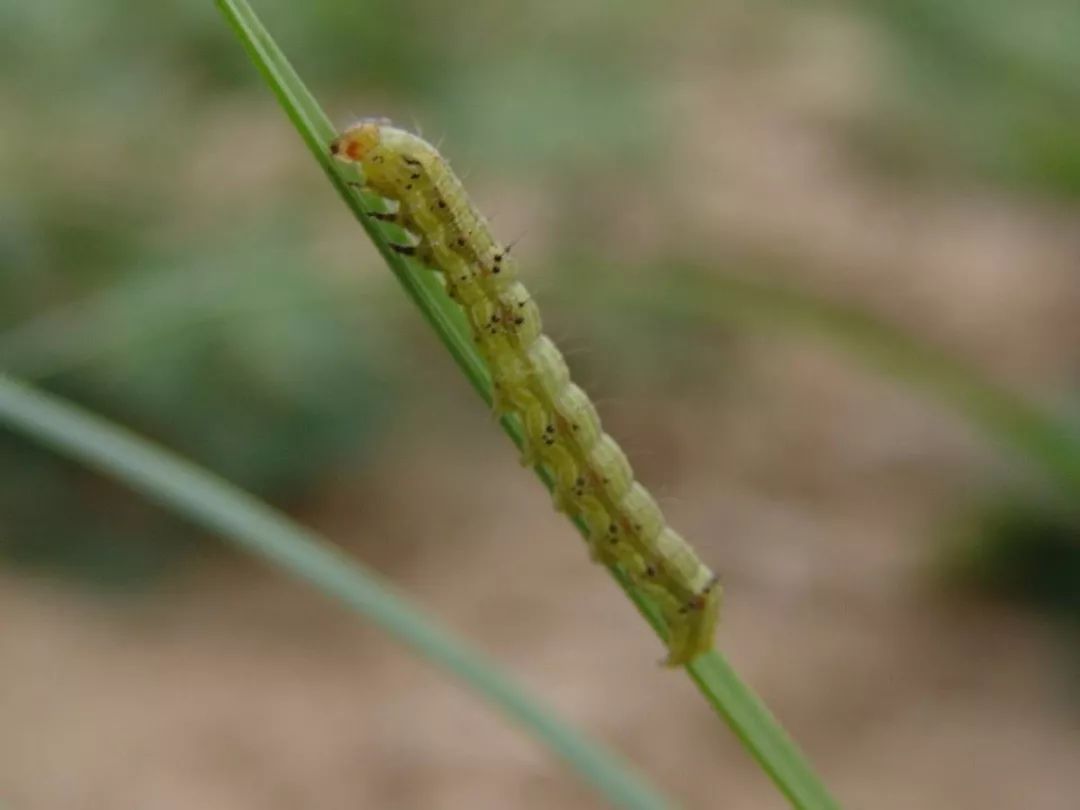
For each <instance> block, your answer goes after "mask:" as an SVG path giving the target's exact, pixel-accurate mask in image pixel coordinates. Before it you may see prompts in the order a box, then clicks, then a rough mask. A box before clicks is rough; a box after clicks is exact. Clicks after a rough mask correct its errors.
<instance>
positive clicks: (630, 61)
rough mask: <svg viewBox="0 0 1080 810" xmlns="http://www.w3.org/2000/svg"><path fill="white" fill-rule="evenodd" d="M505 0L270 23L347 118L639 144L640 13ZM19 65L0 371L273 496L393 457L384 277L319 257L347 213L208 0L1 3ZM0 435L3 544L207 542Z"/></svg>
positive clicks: (5, 198) (643, 88)
mask: <svg viewBox="0 0 1080 810" xmlns="http://www.w3.org/2000/svg"><path fill="white" fill-rule="evenodd" d="M485 6H486V7H485V8H474V9H472V10H471V11H470V13H468V14H466V13H464V12H463V11H462V10H460V9H455V8H449V7H445V6H443V5H442V4H437V3H434V2H416V1H415V0H413V1H412V2H403V3H393V4H385V3H366V4H365V3H352V4H342V3H338V2H336V0H313V2H311V3H308V4H305V5H304V6H303V7H299V6H296V5H295V4H293V3H287V2H283V0H266V2H262V3H260V4H259V11H260V13H262V14H263V15H264V17H265V18H266V20H267V21H268V23H269V24H271V25H272V27H273V28H274V30H275V31H277V32H279V36H280V39H281V41H282V44H283V46H285V47H286V49H287V50H288V52H289V53H290V54H291V55H292V56H293V58H294V59H295V60H296V63H297V65H298V67H301V68H302V69H303V72H304V75H305V76H307V77H308V78H309V80H310V81H311V82H312V83H313V84H314V85H315V86H318V87H320V88H322V89H323V90H324V92H325V93H326V94H327V96H328V97H330V98H339V99H342V100H344V102H345V103H346V104H347V105H348V106H344V107H343V108H342V110H340V112H341V113H343V114H345V113H348V112H351V113H355V114H367V115H370V114H389V115H395V116H398V117H400V118H401V119H402V120H403V121H406V122H408V121H409V120H410V119H412V120H414V121H420V120H438V121H440V122H442V123H441V126H443V127H445V128H446V134H447V135H448V136H449V137H450V138H452V139H454V140H455V141H457V142H459V143H464V144H467V146H466V148H465V149H463V150H462V152H463V153H464V154H465V158H466V160H468V158H469V157H470V156H472V157H477V156H479V155H480V154H483V155H484V163H485V166H491V165H494V166H495V167H497V166H498V165H500V164H501V165H503V166H507V165H511V164H518V163H520V161H519V156H521V155H523V154H525V155H531V156H533V157H534V158H535V163H533V164H532V165H533V166H534V167H535V166H540V165H543V166H547V167H550V166H551V165H552V164H553V163H555V164H560V165H561V167H562V168H566V169H572V168H574V167H575V166H578V167H580V166H584V165H588V164H593V163H595V162H596V161H597V160H598V159H599V158H601V157H602V158H604V159H606V160H607V161H609V163H608V166H610V165H612V164H614V163H618V162H620V161H624V160H627V159H628V156H630V157H633V156H634V155H636V154H638V153H640V152H641V151H642V150H644V149H645V148H646V147H647V145H648V143H649V140H650V138H651V137H652V130H651V129H650V127H648V126H643V125H641V124H640V122H642V121H647V120H650V118H651V117H652V116H649V115H647V114H646V112H647V110H648V108H649V92H648V82H647V81H645V80H644V79H645V74H646V71H647V69H648V65H647V63H645V62H643V61H642V60H640V59H639V56H640V52H641V50H643V46H644V45H645V43H646V42H647V41H648V38H649V35H650V32H649V29H648V26H647V25H646V22H647V20H648V19H649V17H650V15H651V12H650V11H649V10H648V6H647V5H646V4H636V5H631V6H626V5H624V4H621V3H615V2H613V0H611V1H610V2H609V1H608V0H596V1H594V2H588V3H583V4H564V5H560V6H557V7H552V6H548V5H545V4H540V3H535V4H532V5H531V6H527V7H524V8H522V9H518V10H517V11H515V12H514V13H512V14H511V13H509V10H508V9H506V8H505V7H503V6H502V5H501V4H497V3H493V2H492V3H487V4H485ZM481 12H482V13H481ZM478 20H484V21H485V22H484V23H483V25H478V22H477V21H478ZM448 32H449V33H450V34H452V35H448ZM0 66H2V67H3V74H2V75H3V79H0V98H2V99H3V100H4V104H5V115H4V118H5V126H4V129H3V133H2V140H0V169H2V170H3V173H4V176H5V185H4V188H3V189H2V190H0V365H2V366H3V367H4V368H5V369H9V370H11V371H14V372H16V373H20V374H23V375H25V376H29V377H31V378H35V379H38V380H41V381H43V382H45V383H46V384H47V385H48V386H49V387H50V388H52V389H53V390H57V391H58V392H61V393H63V394H65V395H68V396H70V397H72V398H74V399H76V400H78V401H80V402H82V403H84V404H87V405H89V406H90V407H92V408H93V409H95V410H97V411H100V412H102V413H103V414H106V415H108V416H110V417H112V418H114V419H116V420H118V421H120V422H122V423H125V424H127V425H130V426H132V427H133V428H135V429H137V430H139V431H142V432H144V433H146V434H148V435H150V436H152V437H155V438H157V439H159V440H161V441H162V442H164V443H165V444H167V445H169V446H170V447H174V448H176V449H178V450H180V451H181V452H184V453H186V454H188V455H189V456H191V457H192V458H193V459H195V460H196V461H197V462H199V463H202V464H204V465H206V466H207V467H209V468H211V469H213V470H215V471H218V472H220V473H222V474H223V475H225V476H226V477H227V478H229V479H231V480H233V481H235V482H236V483H238V484H239V485H241V486H243V487H245V488H247V489H249V490H251V491H253V492H255V493H256V494H258V495H260V496H262V497H266V498H271V499H275V500H278V501H279V502H280V501H286V502H295V501H296V499H298V498H300V497H302V496H303V495H304V493H305V492H306V491H308V490H309V489H311V488H312V487H315V486H317V485H318V483H319V481H320V480H321V479H322V478H323V477H324V476H326V475H327V474H329V473H330V471H331V470H333V468H334V465H335V464H337V463H345V462H346V461H347V462H348V463H349V464H350V465H351V466H353V467H356V466H358V465H362V464H364V463H365V461H366V460H371V459H373V458H374V455H373V453H374V451H375V449H376V448H377V446H378V437H379V436H380V435H381V434H382V432H383V431H385V429H386V426H387V424H388V419H389V418H390V416H391V414H392V413H393V412H394V411H395V410H397V408H398V406H399V405H400V404H402V402H403V400H401V399H400V397H401V392H402V387H403V385H404V386H408V385H409V384H411V381H408V380H405V381H403V380H401V379H400V378H398V377H397V376H395V375H396V374H400V373H401V372H400V371H397V372H395V371H393V370H389V369H386V368H383V366H382V365H381V364H380V362H379V361H377V360H376V359H374V358H376V357H377V356H380V355H379V351H378V348H380V347H379V346H378V343H379V340H380V335H382V334H383V333H385V332H386V331H387V330H386V329H383V328H381V327H380V326H379V323H378V319H379V317H380V316H379V311H378V310H379V308H378V307H373V306H372V303H373V297H374V296H378V295H380V294H381V292H380V291H381V290H382V289H383V287H382V286H381V285H380V286H378V287H377V289H375V291H374V292H373V291H372V288H371V287H370V284H368V283H367V282H365V281H363V280H361V277H360V274H359V273H357V272H356V271H357V270H358V269H359V267H358V266H357V263H356V262H355V261H354V262H350V263H348V264H347V265H344V266H341V265H343V264H344V263H343V262H342V261H341V260H338V261H337V266H335V261H334V260H330V261H328V260H327V257H326V256H325V255H324V254H323V253H321V252H320V247H321V245H322V244H323V243H325V241H326V239H325V236H324V235H325V231H323V229H322V224H321V221H320V220H321V218H322V217H324V216H330V217H333V216H340V214H339V213H338V212H337V209H336V208H335V207H334V201H333V200H332V198H331V197H330V195H328V194H326V191H325V188H324V187H323V186H322V185H321V178H319V177H318V175H317V173H316V172H314V171H312V169H311V166H310V163H309V162H308V161H307V160H306V158H305V156H304V155H303V153H302V150H301V148H300V146H299V144H296V143H295V142H293V141H292V140H291V133H289V131H288V129H287V125H286V124H285V123H284V122H283V121H282V120H281V119H280V118H279V117H278V114H277V110H276V109H275V108H274V107H273V105H272V103H271V101H270V100H269V98H268V97H267V96H266V95H265V90H264V88H263V87H262V86H261V85H260V84H259V83H258V82H257V81H256V79H255V77H254V76H253V74H252V72H251V67H250V65H249V63H248V62H247V60H246V58H245V57H244V55H243V53H241V51H240V50H239V49H238V48H237V47H236V43H235V41H233V39H232V38H231V37H230V35H229V33H228V31H227V30H226V29H225V27H224V26H222V24H221V20H220V18H219V16H218V14H217V12H216V11H215V9H214V8H213V5H212V4H211V3H189V2H181V0H165V2H162V3H156V4H153V5H151V6H147V5H146V4H142V3H138V2H135V0H103V2H101V3H95V4H90V5H88V4H85V3H82V2H77V0H47V1H46V2H43V3H17V2H0ZM635 122H636V124H635ZM583 128H584V129H587V130H588V131H589V133H590V136H589V137H581V133H582V130H583ZM276 132H280V134H281V137H280V139H277V140H274V138H275V133H276ZM541 132H542V133H543V134H542V136H541V134H540V133H541ZM552 133H555V135H552ZM596 143H603V144H605V146H604V147H603V148H602V149H599V150H598V149H597V148H596V147H595V146H594V144H596ZM230 144H231V146H230ZM541 145H544V146H545V147H546V148H547V149H546V151H544V150H541V149H540V148H539V147H540V146H541ZM290 148H292V149H294V150H295V151H294V152H292V153H290V152H288V150H289V149H290ZM223 150H228V151H223ZM230 153H231V154H230ZM253 160H255V161H262V162H263V163H264V164H265V165H257V166H255V167H254V168H252V167H251V166H250V165H248V164H250V162H251V161H253ZM601 162H602V161H601ZM603 168H604V166H600V167H599V170H603ZM525 170H526V171H528V167H527V166H526V168H525ZM306 203H310V205H308V204H306ZM331 212H332V213H331ZM341 222H342V227H343V229H347V228H348V225H346V224H345V222H346V220H345V219H344V218H343V217H342V219H341ZM360 241H362V240H358V242H360ZM380 280H383V279H382V277H381V276H380ZM394 300H395V301H396V300H397V299H396V298H395V299H394ZM400 312H401V313H402V315H401V316H400V317H402V318H404V317H406V316H407V310H405V308H401V309H400ZM382 317H383V318H384V319H385V318H386V317H392V316H382ZM417 326H419V325H418V324H417ZM394 328H395V329H399V330H400V328H401V324H395V326H394ZM384 356H385V355H384ZM404 373H405V374H408V371H406V372H404ZM0 445H2V447H0V480H2V481H3V482H4V486H3V487H0V514H3V516H4V529H3V532H2V534H0V555H3V556H6V557H7V558H8V559H10V560H15V561H18V562H20V563H23V564H31V565H36V566H48V567H50V568H51V569H53V570H63V571H67V572H70V573H74V574H76V575H81V576H85V577H88V578H90V579H92V580H93V581H96V582H100V583H105V584H112V585H129V586H130V585H137V584H139V583H147V582H152V581H153V580H154V577H155V576H156V575H159V574H162V573H164V572H165V571H167V570H169V569H170V568H172V567H174V566H175V565H177V564H178V562H180V561H181V560H182V559H183V558H184V557H185V555H186V554H187V553H188V551H189V550H190V549H191V548H192V545H191V542H190V538H189V537H188V534H187V530H186V529H184V528H182V527H180V526H178V525H176V524H174V523H173V522H172V521H171V519H169V518H167V517H164V516H162V515H161V514H160V513H159V512H158V511H157V510H156V509H154V508H153V507H151V506H148V505H145V504H143V503H141V502H139V501H138V500H137V499H135V498H132V497H130V496H128V495H127V494H126V493H123V492H120V491H118V490H114V489H113V488H112V487H111V486H110V485H108V484H104V483H102V482H100V481H98V480H96V479H95V478H93V477H92V476H89V475H87V474H85V473H83V472H81V471H78V470H76V469H74V468H72V467H69V466H68V465H66V464H64V463H63V462H60V461H58V460H52V459H48V458H42V457H41V455H40V452H39V451H37V450H35V449H32V448H29V447H27V446H25V445H24V444H23V443H22V442H21V441H19V440H16V439H14V438H12V437H10V436H4V437H0ZM148 537H153V538H154V542H152V543H148V542H147V541H146V540H147V538H148Z"/></svg>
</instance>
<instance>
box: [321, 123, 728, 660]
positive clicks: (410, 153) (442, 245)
mask: <svg viewBox="0 0 1080 810" xmlns="http://www.w3.org/2000/svg"><path fill="white" fill-rule="evenodd" d="M329 149H330V153H331V155H332V156H333V157H335V158H337V159H338V160H340V161H342V162H344V163H348V164H354V165H355V166H357V167H358V168H359V169H360V170H361V173H362V175H363V178H364V180H363V185H364V186H366V187H367V188H368V189H370V190H371V191H373V192H374V193H375V194H377V195H379V196H380V197H382V198H384V199H385V200H387V201H388V202H387V206H386V207H385V212H382V213H372V214H371V215H372V216H376V217H378V218H379V219H382V220H384V221H389V222H393V223H394V224H395V225H396V226H397V227H398V228H400V229H401V230H402V231H403V233H404V238H400V239H397V240H395V241H393V242H392V243H391V247H393V249H394V250H395V251H398V252H399V253H402V254H406V255H410V256H415V257H416V259H417V260H418V261H420V262H421V263H422V264H424V265H427V266H429V267H431V268H433V269H434V270H435V271H437V272H438V273H439V274H440V276H441V277H442V279H443V281H444V283H445V288H446V292H447V294H448V295H449V296H450V298H451V299H453V300H454V301H455V302H456V303H457V304H458V305H459V306H460V307H461V308H462V310H463V311H464V313H465V316H466V319H467V321H468V323H469V326H470V328H471V330H472V334H473V339H474V341H475V344H476V347H477V349H478V351H479V353H480V355H481V356H482V357H483V359H484V361H485V363H486V364H487V367H488V370H489V372H490V374H491V378H492V388H493V407H494V409H495V411H496V413H497V414H498V415H502V414H505V413H511V414H514V415H515V416H516V417H517V419H518V420H520V422H521V425H522V427H523V432H524V435H525V441H524V447H523V451H522V452H523V458H522V461H523V463H524V464H527V465H530V466H537V465H539V466H541V467H543V468H544V469H545V470H546V471H547V472H548V474H549V476H550V479H551V480H552V482H553V497H554V503H555V508H556V509H558V510H559V511H561V512H564V513H566V514H567V515H569V516H570V517H572V518H574V519H576V520H578V521H579V523H580V524H582V525H583V526H584V527H585V528H586V529H587V541H588V546H589V550H590V555H591V557H592V559H594V560H595V561H597V562H600V563H603V564H606V565H609V566H617V567H618V568H619V569H621V570H622V571H623V572H624V573H625V574H626V576H627V577H628V578H629V580H630V581H631V583H632V584H633V585H634V586H635V587H636V588H638V589H639V590H640V591H641V592H643V593H644V594H645V596H646V597H648V599H649V600H650V601H651V602H652V603H653V604H654V605H655V606H656V608H657V610H658V611H659V614H660V616H661V618H662V619H663V622H664V625H665V626H666V629H667V633H666V637H667V639H666V640H667V646H668V655H667V658H666V660H665V661H664V663H666V664H667V665H668V666H681V665H683V664H686V663H689V662H690V661H691V660H693V659H694V658H695V657H696V656H698V655H700V654H701V653H704V652H707V651H708V650H709V649H711V647H712V643H713V635H714V632H715V628H716V623H717V619H718V615H719V608H720V586H719V583H718V579H717V577H716V575H715V574H713V572H712V571H710V570H709V569H708V568H707V567H706V566H705V565H704V564H703V563H702V562H701V561H700V560H699V559H698V558H697V556H696V554H695V553H694V550H693V549H692V548H691V547H690V545H689V544H688V543H687V542H686V541H685V540H684V539H683V538H682V537H681V536H680V535H679V534H678V533H677V532H675V530H674V529H672V528H671V527H670V526H668V525H667V521H666V520H665V519H664V516H663V514H662V512H661V511H660V507H659V506H657V504H656V501H655V500H654V499H653V497H652V496H651V495H650V494H649V492H648V491H647V490H646V489H645V487H643V486H642V485H641V484H640V483H638V482H637V481H636V480H635V478H634V473H633V470H632V468H631V466H630V462H629V461H628V460H627V458H626V455H625V453H623V451H622V449H621V448H620V447H619V445H618V444H617V443H616V442H615V440H614V439H613V438H612V437H611V436H609V435H608V434H607V433H605V432H604V430H603V428H602V426H601V424H600V417H599V416H598V414H597V412H596V408H595V406H594V405H593V403H592V401H591V400H590V399H589V396H588V395H587V394H586V393H585V392H584V391H583V390H582V389H581V388H580V387H578V386H577V385H576V384H574V382H573V381H572V380H571V379H570V372H569V370H568V369H567V365H566V360H565V359H564V358H563V355H562V353H561V352H560V351H559V349H558V347H556V345H555V343H554V342H552V341H551V339H549V338H548V337H547V336H546V335H544V334H543V330H542V325H541V320H540V311H539V309H538V308H537V305H536V303H535V302H534V301H533V299H532V297H531V296H530V295H529V292H528V290H526V288H525V286H524V285H523V284H522V283H521V282H520V281H519V280H518V266H517V262H516V261H515V259H514V257H513V256H511V255H510V252H509V250H508V248H506V247H505V246H503V245H502V244H501V243H500V242H498V241H497V240H496V239H495V237H494V236H493V235H492V232H491V229H490V228H489V227H488V223H487V220H486V219H485V218H484V217H483V216H482V215H481V214H480V213H479V212H478V211H477V209H476V208H475V206H474V205H473V203H472V202H471V200H470V199H469V197H468V196H467V195H466V193H465V190H464V188H463V186H462V184H461V182H460V181H459V180H458V178H457V176H456V175H455V174H454V173H453V171H452V170H451V169H450V166H449V164H448V163H447V162H446V160H445V159H444V158H443V157H442V156H441V155H440V154H439V152H438V151H437V150H436V149H435V147H433V146H432V145H431V144H429V143H427V142H426V141H425V140H423V139H422V138H420V137H419V136H417V135H413V134H412V133H410V132H407V131H405V130H402V129H399V128H397V127H394V126H392V125H391V124H390V122H388V121H385V120H383V119H377V120H376V119H362V120H360V121H358V122H357V123H355V124H353V125H351V126H349V127H348V128H346V129H345V130H344V131H343V132H342V133H341V134H340V135H338V136H337V137H336V138H335V139H334V140H333V141H332V142H331V143H330V147H329Z"/></svg>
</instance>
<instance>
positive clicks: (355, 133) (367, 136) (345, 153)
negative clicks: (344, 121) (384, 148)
mask: <svg viewBox="0 0 1080 810" xmlns="http://www.w3.org/2000/svg"><path fill="white" fill-rule="evenodd" d="M381 139H382V138H381V135H380V133H379V122H378V121H371V120H361V121H357V122H356V123H355V124H353V125H351V126H349V127H348V128H346V129H345V131H344V132H342V133H341V134H340V135H338V136H337V137H336V138H334V140H332V141H331V142H330V154H331V155H333V156H334V157H336V158H337V159H338V160H342V161H344V162H346V163H360V162H362V161H363V160H364V157H365V156H367V155H368V153H370V152H371V150H372V149H374V148H375V147H377V146H378V145H379V142H380V141H381Z"/></svg>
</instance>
